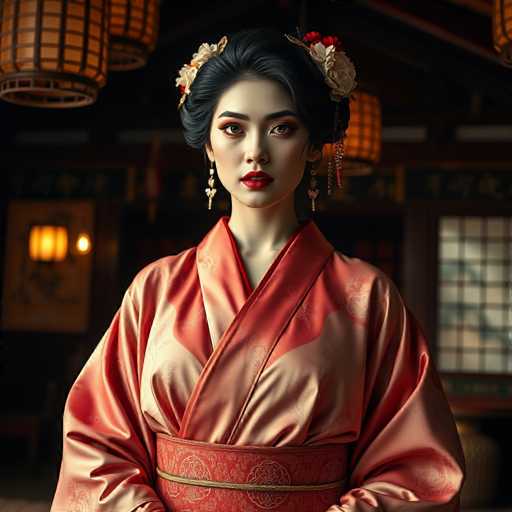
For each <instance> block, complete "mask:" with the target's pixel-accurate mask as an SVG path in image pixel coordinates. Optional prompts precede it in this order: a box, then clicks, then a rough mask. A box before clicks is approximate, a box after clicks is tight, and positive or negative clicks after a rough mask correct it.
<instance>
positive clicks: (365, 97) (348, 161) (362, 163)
mask: <svg viewBox="0 0 512 512" xmlns="http://www.w3.org/2000/svg"><path fill="white" fill-rule="evenodd" d="M352 96H353V99H351V100H350V122H349V125H348V129H347V132H346V134H345V139H344V145H345V154H344V157H343V173H344V174H345V175H347V176H357V175H364V174H371V172H372V170H373V167H374V165H375V164H377V163H378V162H379V160H380V154H381V147H382V114H381V108H380V100H379V99H378V98H377V96H374V95H373V94H370V93H368V92H364V91H355V92H353V93H352ZM333 150H334V145H333V144H325V145H324V148H323V162H324V165H323V167H326V165H325V163H326V162H328V161H329V158H330V157H331V154H332V152H333Z"/></svg>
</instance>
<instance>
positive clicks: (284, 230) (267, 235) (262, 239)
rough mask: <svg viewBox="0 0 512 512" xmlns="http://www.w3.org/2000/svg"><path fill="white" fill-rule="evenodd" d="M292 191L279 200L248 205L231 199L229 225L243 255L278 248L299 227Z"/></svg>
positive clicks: (269, 253)
mask: <svg viewBox="0 0 512 512" xmlns="http://www.w3.org/2000/svg"><path fill="white" fill-rule="evenodd" d="M293 200H294V197H293V194H290V196H289V197H288V198H286V199H284V200H283V201H280V202H279V203H278V204H275V205H271V206H268V207H265V208H249V207H247V206H246V205H244V204H242V203H240V202H238V201H236V199H234V198H233V197H232V200H231V217H230V220H229V222H228V226H229V228H230V230H231V232H232V233H233V236H234V238H235V240H236V241H237V243H238V248H239V250H240V253H241V254H242V255H247V256H263V255H265V254H268V255H270V256H271V255H272V254H273V253H275V252H278V251H279V250H280V249H281V248H282V247H283V246H284V245H285V244H286V242H287V241H288V240H289V238H290V236H291V235H292V234H293V233H294V232H295V231H296V229H297V228H298V227H299V221H298V220H297V215H296V213H295V207H294V204H293Z"/></svg>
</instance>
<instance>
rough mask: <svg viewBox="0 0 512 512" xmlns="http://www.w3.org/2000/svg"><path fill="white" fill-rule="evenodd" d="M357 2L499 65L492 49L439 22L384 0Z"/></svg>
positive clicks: (498, 58)
mask: <svg viewBox="0 0 512 512" xmlns="http://www.w3.org/2000/svg"><path fill="white" fill-rule="evenodd" d="M358 3H359V4H361V5H362V6H364V7H365V8H367V9H371V10H372V11H375V12H378V13H380V14H383V15H384V16H387V17H390V18H393V19H396V20H399V21H400V22H402V23H404V24H406V25H408V26H410V27H412V28H414V29H417V30H420V31H421V32H424V33H426V34H429V35H431V36H434V37H436V38H437V39H440V40H441V41H444V42H446V43H449V44H452V45H454V46H457V47H459V48H462V49H463V50H465V51H467V52H469V53H472V54H473V55H477V56H478V57H480V58H482V59H485V60H487V61H489V62H492V63H494V64H497V65H501V59H500V57H499V56H498V55H497V54H496V53H495V52H494V51H493V50H491V49H489V48H486V47H483V46H481V45H479V44H475V43H473V42H472V41H470V40H468V39H466V38H464V37H461V36H459V35H458V34H454V33H453V32H450V31H449V30H447V29H445V28H444V27H442V26H440V25H439V24H436V23H432V22H431V21H429V20H426V19H424V18H421V17H419V16H416V15H414V14H412V13H411V12H407V11H405V10H403V9H400V8H398V7H396V5H393V4H392V3H391V2H388V1H386V0H359V2H358Z"/></svg>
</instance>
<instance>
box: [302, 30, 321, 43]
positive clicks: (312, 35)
mask: <svg viewBox="0 0 512 512" xmlns="http://www.w3.org/2000/svg"><path fill="white" fill-rule="evenodd" d="M321 39H322V36H321V35H320V32H308V33H307V34H305V35H304V37H303V38H302V40H303V41H304V42H305V43H311V44H315V43H318V42H320V40H321Z"/></svg>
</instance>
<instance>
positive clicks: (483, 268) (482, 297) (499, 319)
mask: <svg viewBox="0 0 512 512" xmlns="http://www.w3.org/2000/svg"><path fill="white" fill-rule="evenodd" d="M438 225H439V228H438V242H439V243H438V263H439V273H438V315H437V318H438V346H437V348H438V351H437V357H438V361H437V364H438V367H439V368H440V369H441V370H444V371H450V372H451V371H454V372H476V373H487V374H512V261H511V260H512V217H497V216H494V217H483V216H482V217H479V216H442V217H440V219H439V224H438Z"/></svg>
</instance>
